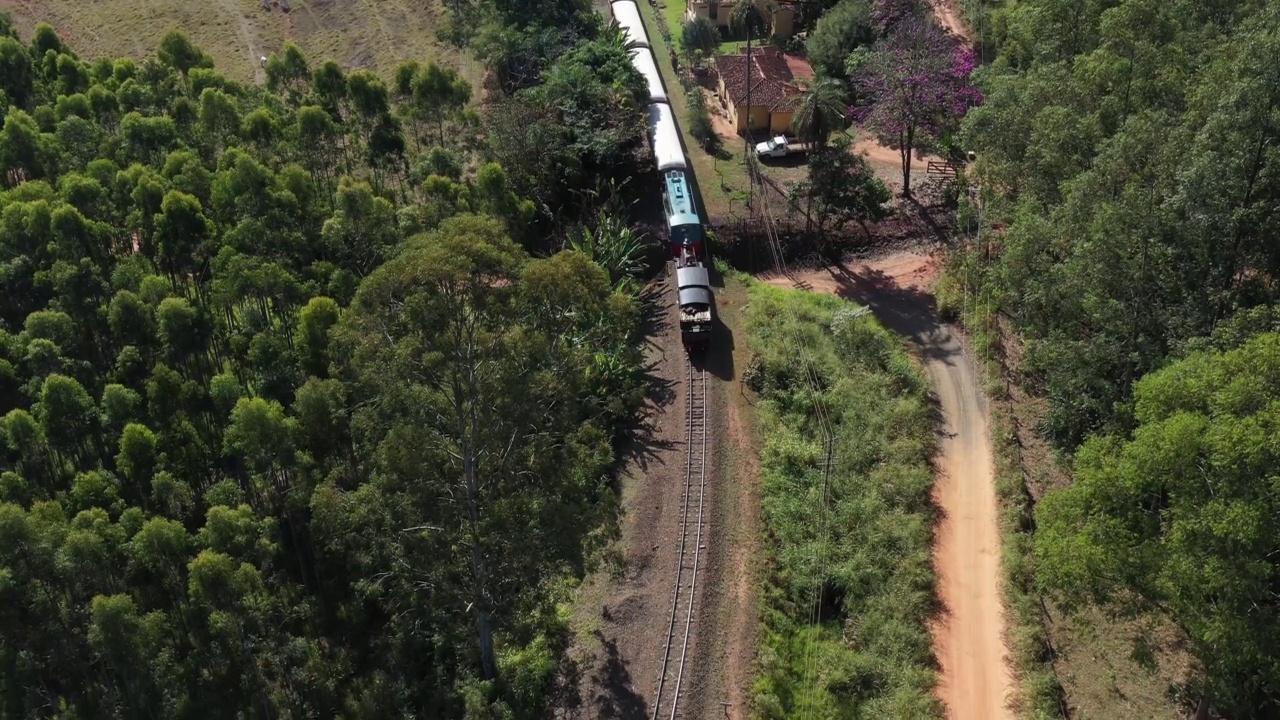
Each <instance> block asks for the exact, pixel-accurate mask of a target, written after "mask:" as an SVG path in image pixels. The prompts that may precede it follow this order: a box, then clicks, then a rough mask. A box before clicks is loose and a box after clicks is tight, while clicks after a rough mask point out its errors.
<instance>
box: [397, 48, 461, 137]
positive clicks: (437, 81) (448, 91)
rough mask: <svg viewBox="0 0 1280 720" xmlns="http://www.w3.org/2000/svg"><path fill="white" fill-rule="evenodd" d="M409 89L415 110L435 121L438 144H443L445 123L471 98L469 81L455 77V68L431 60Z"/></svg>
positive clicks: (429, 120) (426, 118) (420, 71)
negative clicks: (443, 66)
mask: <svg viewBox="0 0 1280 720" xmlns="http://www.w3.org/2000/svg"><path fill="white" fill-rule="evenodd" d="M410 91H411V93H412V99H413V107H414V110H415V111H416V112H417V113H419V114H421V116H422V117H423V118H424V119H425V120H427V121H428V122H433V123H435V124H436V128H437V130H438V132H439V142H440V145H441V146H444V145H445V136H444V130H445V123H446V122H447V121H448V119H449V118H450V117H451V116H453V115H456V114H457V113H458V112H460V111H461V110H462V108H463V107H465V106H466V104H467V103H468V102H470V101H471V85H470V84H469V83H468V82H467V81H466V80H463V79H462V78H460V77H458V71H457V70H454V69H453V68H442V67H440V66H439V65H437V64H436V63H435V61H432V62H428V63H427V66H426V67H425V68H422V69H421V70H419V71H418V73H417V74H416V75H415V76H414V78H413V82H412V84H411V85H410Z"/></svg>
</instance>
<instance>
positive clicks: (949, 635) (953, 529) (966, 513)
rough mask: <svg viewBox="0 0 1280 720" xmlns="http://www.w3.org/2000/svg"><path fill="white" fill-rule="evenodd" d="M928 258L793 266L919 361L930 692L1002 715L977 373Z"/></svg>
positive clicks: (996, 549)
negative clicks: (857, 307) (948, 320)
mask: <svg viewBox="0 0 1280 720" xmlns="http://www.w3.org/2000/svg"><path fill="white" fill-rule="evenodd" d="M937 275H938V268H937V263H936V261H935V260H934V259H933V258H932V257H930V256H929V255H927V254H923V253H911V252H897V253H892V254H888V255H885V256H882V257H878V258H872V259H868V260H864V261H860V262H857V263H854V264H852V265H839V266H836V267H832V268H823V269H817V270H804V271H798V272H796V273H794V274H793V278H779V277H774V278H768V281H769V282H771V283H773V284H776V285H781V286H784V287H786V286H793V285H795V284H797V283H798V284H799V285H801V286H802V287H806V288H809V289H812V290H814V291H817V292H829V293H833V294H836V295H839V296H841V297H846V298H848V299H850V300H854V301H855V302H858V303H861V304H863V305H866V306H867V307H869V308H871V310H872V311H873V312H875V314H876V316H877V317H878V318H879V319H880V321H881V322H882V323H884V324H885V326H886V327H888V328H889V329H891V330H894V331H895V332H897V333H899V334H901V335H903V336H904V337H906V338H907V340H908V341H909V342H910V343H911V345H912V346H913V347H914V350H915V351H916V354H917V355H918V357H920V359H921V361H922V362H923V363H924V365H925V367H926V369H927V371H928V374H929V377H930V379H931V380H932V381H933V385H934V390H935V393H936V395H937V399H938V403H939V406H940V408H941V411H942V416H943V427H942V428H941V432H942V437H941V440H940V447H939V454H938V457H937V460H936V468H937V481H936V484H935V487H934V499H935V501H936V502H937V504H938V507H939V508H940V511H941V520H940V521H939V525H938V527H937V529H936V531H935V539H934V542H935V545H934V558H935V560H934V563H935V569H936V571H937V575H938V594H939V598H940V600H941V601H942V604H943V608H944V609H943V612H942V614H941V615H940V617H938V618H937V621H936V622H935V624H934V627H933V628H931V630H932V632H933V636H934V652H935V654H936V656H937V658H938V662H939V667H940V669H939V675H938V678H939V685H938V695H939V697H940V698H941V700H942V702H943V704H944V705H945V707H946V708H947V713H948V717H950V718H966V719H967V718H973V719H974V720H999V719H1001V718H1012V712H1011V711H1010V710H1009V707H1008V704H1009V702H1010V701H1011V700H1012V699H1013V694H1014V685H1013V677H1012V672H1011V669H1010V664H1009V657H1008V651H1007V649H1006V645H1005V640H1004V607H1003V599H1002V596H1001V583H1002V582H1003V579H1002V569H1001V561H1000V558H1001V545H1000V532H999V527H1000V524H999V523H1000V517H999V509H998V504H997V500H996V488H995V479H994V467H993V462H992V451H991V442H990V436H989V434H988V433H989V422H988V417H987V406H986V400H985V398H984V397H983V393H982V391H981V376H980V374H979V373H978V370H977V367H976V366H975V364H974V363H973V361H972V358H971V357H970V356H969V355H968V354H967V353H966V351H965V348H964V346H963V344H962V342H961V339H960V337H959V335H958V334H956V333H954V332H953V331H952V329H951V328H950V327H948V326H946V325H944V324H942V323H941V322H939V321H938V319H937V316H936V314H935V312H934V307H933V300H932V297H931V296H930V295H929V291H930V288H931V287H932V283H933V282H934V280H936V278H937Z"/></svg>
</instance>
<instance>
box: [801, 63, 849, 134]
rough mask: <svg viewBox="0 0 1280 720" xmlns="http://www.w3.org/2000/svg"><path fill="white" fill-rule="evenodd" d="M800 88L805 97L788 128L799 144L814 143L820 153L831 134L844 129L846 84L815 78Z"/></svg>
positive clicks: (830, 79)
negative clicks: (799, 141)
mask: <svg viewBox="0 0 1280 720" xmlns="http://www.w3.org/2000/svg"><path fill="white" fill-rule="evenodd" d="M802 87H803V89H804V94H803V95H801V97H800V105H799V107H797V108H796V112H795V116H794V117H793V118H792V120H791V128H792V129H793V130H794V131H795V133H796V135H797V136H799V137H800V139H801V140H803V141H805V142H811V143H814V145H816V146H817V148H818V149H819V150H821V149H822V148H824V147H826V145H827V138H829V137H831V133H833V132H835V131H836V130H839V129H840V128H841V127H843V125H844V119H845V114H846V113H847V112H848V109H849V94H848V92H847V91H846V89H845V84H844V83H843V82H841V81H840V80H837V79H835V78H818V79H817V80H815V81H813V82H808V83H805V84H804V85H803V86H802Z"/></svg>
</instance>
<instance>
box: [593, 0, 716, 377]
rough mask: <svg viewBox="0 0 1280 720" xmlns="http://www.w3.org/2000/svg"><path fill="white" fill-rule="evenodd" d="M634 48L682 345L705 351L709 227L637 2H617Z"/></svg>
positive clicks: (616, 9)
mask: <svg viewBox="0 0 1280 720" xmlns="http://www.w3.org/2000/svg"><path fill="white" fill-rule="evenodd" d="M611 10H612V14H613V19H614V20H615V21H616V22H617V23H618V27H620V28H621V29H622V31H623V34H624V35H625V36H626V38H627V44H628V46H629V47H630V48H631V50H630V52H631V64H632V65H633V66H635V68H636V70H637V71H639V72H640V74H641V75H643V76H644V79H645V82H646V83H647V84H648V88H649V96H648V103H649V104H648V107H647V108H646V109H647V112H648V118H649V122H648V125H649V144H650V146H651V147H652V149H653V162H654V165H655V167H656V169H657V171H658V175H659V176H660V177H661V178H662V204H663V214H664V215H665V227H666V231H667V241H666V244H667V249H668V252H669V258H668V259H669V260H670V261H672V262H674V263H675V267H676V299H677V303H678V306H679V309H680V311H679V312H680V340H681V342H682V343H683V344H684V346H685V348H686V350H688V351H689V352H694V351H697V350H701V349H704V348H705V347H706V346H707V345H708V344H709V342H710V340H711V328H712V316H711V313H712V309H711V308H712V299H711V281H710V272H709V271H708V266H709V259H708V254H707V242H706V236H707V233H706V226H705V224H704V223H703V221H702V217H701V215H700V214H699V212H698V207H697V202H696V201H695V198H694V194H693V186H692V184H691V183H690V176H689V168H690V167H691V163H690V162H689V158H688V156H687V155H685V152H684V145H683V144H682V143H681V142H680V129H679V127H678V126H677V125H676V119H675V113H674V112H673V111H672V109H671V102H670V99H669V98H668V96H667V91H666V88H665V87H664V86H663V84H662V75H661V74H660V73H659V72H658V63H657V62H656V58H655V56H654V54H653V46H652V45H650V44H649V36H648V35H647V34H646V33H645V29H644V22H643V21H642V20H641V19H640V7H639V6H638V5H636V3H635V0H616V1H615V2H613V3H612V6H611Z"/></svg>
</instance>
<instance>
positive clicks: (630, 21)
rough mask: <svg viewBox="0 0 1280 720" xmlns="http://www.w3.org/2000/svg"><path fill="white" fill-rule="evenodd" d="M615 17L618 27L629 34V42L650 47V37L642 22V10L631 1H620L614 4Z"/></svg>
mask: <svg viewBox="0 0 1280 720" xmlns="http://www.w3.org/2000/svg"><path fill="white" fill-rule="evenodd" d="M613 17H614V18H615V19H616V20H617V21H618V25H620V26H622V29H623V30H624V31H625V32H626V33H627V41H628V42H633V43H637V44H639V45H641V46H642V47H649V36H648V35H646V34H645V32H644V23H643V22H641V20H640V8H639V7H637V6H636V4H635V3H634V2H632V1H631V0H619V1H618V2H616V3H614V4H613Z"/></svg>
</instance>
